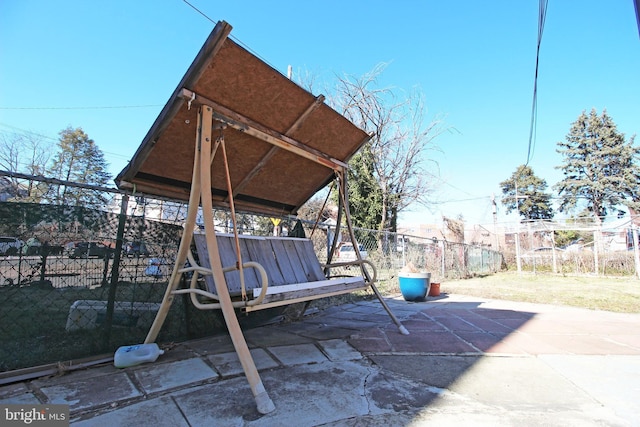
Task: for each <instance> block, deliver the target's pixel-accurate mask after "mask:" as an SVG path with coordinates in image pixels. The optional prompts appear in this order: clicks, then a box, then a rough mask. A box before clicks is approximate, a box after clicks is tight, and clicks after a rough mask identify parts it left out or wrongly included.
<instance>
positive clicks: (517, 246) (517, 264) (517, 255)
mask: <svg viewBox="0 0 640 427" xmlns="http://www.w3.org/2000/svg"><path fill="white" fill-rule="evenodd" d="M514 185H515V189H516V213H517V214H518V222H517V223H516V269H517V271H518V274H522V262H521V260H520V205H519V203H518V178H517V177H516V178H515V180H514Z"/></svg>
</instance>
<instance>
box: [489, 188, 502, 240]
mask: <svg viewBox="0 0 640 427" xmlns="http://www.w3.org/2000/svg"><path fill="white" fill-rule="evenodd" d="M491 204H492V205H493V206H492V208H493V235H494V236H495V240H496V252H500V237H499V236H498V207H497V205H496V195H495V194H494V193H491Z"/></svg>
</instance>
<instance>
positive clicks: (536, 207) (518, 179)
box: [500, 165, 553, 220]
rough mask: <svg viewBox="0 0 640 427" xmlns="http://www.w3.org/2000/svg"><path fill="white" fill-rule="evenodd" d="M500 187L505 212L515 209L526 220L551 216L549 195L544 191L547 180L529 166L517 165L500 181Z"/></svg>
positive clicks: (549, 217) (551, 209)
mask: <svg viewBox="0 0 640 427" xmlns="http://www.w3.org/2000/svg"><path fill="white" fill-rule="evenodd" d="M516 185H517V191H516ZM500 187H502V194H503V195H504V197H503V198H502V204H503V205H504V206H505V207H506V208H507V213H509V212H511V211H514V210H517V211H518V214H520V216H521V217H522V218H524V219H528V220H533V219H551V218H553V208H552V207H551V196H550V195H549V194H547V193H546V192H545V191H546V190H547V182H546V181H545V180H544V179H541V178H538V177H537V176H536V175H535V174H534V173H533V169H532V168H531V167H530V166H526V165H520V166H518V168H517V169H516V171H515V172H514V173H513V174H512V175H511V178H509V179H507V180H505V181H502V182H501V183H500Z"/></svg>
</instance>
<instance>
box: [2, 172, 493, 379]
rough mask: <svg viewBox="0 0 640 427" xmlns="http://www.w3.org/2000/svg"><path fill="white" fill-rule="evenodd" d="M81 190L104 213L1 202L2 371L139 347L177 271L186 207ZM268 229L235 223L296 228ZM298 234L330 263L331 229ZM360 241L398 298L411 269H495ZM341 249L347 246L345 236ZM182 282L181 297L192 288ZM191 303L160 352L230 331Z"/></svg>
mask: <svg viewBox="0 0 640 427" xmlns="http://www.w3.org/2000/svg"><path fill="white" fill-rule="evenodd" d="M39 180H40V181H39ZM13 181H14V183H16V184H18V185H20V186H21V187H25V188H26V186H27V185H29V184H33V182H37V183H38V185H45V184H46V185H60V183H52V182H50V181H47V180H43V179H42V178H37V177H30V179H29V180H28V181H29V182H28V183H27V182H24V183H20V182H19V181H20V180H17V179H13ZM65 185H67V186H71V184H70V183H65ZM82 190H83V191H84V192H85V193H87V192H88V193H90V192H100V193H101V197H105V195H106V197H107V198H108V199H109V202H108V203H107V204H106V205H105V206H104V208H102V209H90V208H87V207H84V206H68V205H52V204H44V203H24V202H12V201H8V200H5V201H2V202H0V342H2V346H1V347H0V372H7V374H9V373H11V372H8V371H15V370H25V369H26V370H33V369H35V367H42V365H48V364H52V365H53V366H55V365H56V364H57V365H58V366H66V367H68V366H72V365H73V364H74V363H76V364H77V362H78V361H79V360H92V359H99V358H100V357H105V355H109V354H113V352H114V351H115V349H116V348H117V347H119V346H121V345H128V344H133V343H140V342H142V341H143V340H144V339H145V337H146V334H147V331H148V329H149V327H150V325H151V323H152V322H153V319H154V317H155V314H156V311H157V309H158V307H159V303H160V301H161V300H162V297H163V294H164V292H165V289H166V285H167V282H168V279H169V275H170V274H171V271H172V269H173V264H174V260H175V255H176V253H177V250H178V245H179V243H180V238H181V235H182V230H183V229H182V224H183V222H184V219H185V216H186V212H187V209H186V205H185V204H183V203H177V202H175V201H170V200H156V199H149V198H146V197H142V196H135V195H127V194H124V193H121V192H118V191H116V190H114V189H96V188H87V187H86V186H85V187H84V188H82ZM89 196H90V194H89ZM215 217H216V228H217V230H218V231H219V232H222V233H225V232H226V233H230V232H233V228H232V221H231V216H230V213H229V212H227V211H217V212H216V213H215ZM274 222H278V221H273V220H272V219H271V218H266V217H260V216H255V215H248V214H241V215H239V216H238V221H237V224H238V231H239V232H240V233H243V234H254V235H273V234H274V233H275V234H281V235H288V234H289V233H290V232H291V231H293V230H294V227H295V226H296V223H297V220H295V219H291V218H281V219H280V222H279V224H278V226H277V227H275V226H274ZM300 223H301V225H302V226H303V229H304V232H305V235H306V236H307V237H310V238H311V239H312V241H313V243H314V247H315V249H316V252H317V254H318V258H319V260H320V261H321V262H325V261H326V260H327V256H328V249H327V248H328V240H329V238H328V235H329V236H330V235H331V233H332V230H331V229H328V228H327V227H326V226H324V225H323V224H319V225H316V224H314V223H313V222H305V221H300ZM274 228H275V231H274ZM355 232H356V238H357V240H358V244H359V246H360V249H361V251H362V254H363V256H364V257H366V258H368V259H370V260H371V261H372V262H373V263H374V264H375V265H376V267H377V269H378V279H379V281H381V282H382V283H383V284H384V283H385V282H386V283H387V284H388V286H389V289H390V290H391V291H397V286H395V282H396V280H395V278H396V276H397V273H398V271H399V270H400V269H401V268H402V267H403V266H404V265H406V264H409V263H411V264H412V265H414V266H415V267H416V268H418V269H420V270H422V271H430V272H432V281H440V280H444V279H446V278H459V277H466V276H469V275H473V274H479V273H489V272H493V271H497V270H498V269H500V268H501V266H502V257H501V255H500V254H498V253H496V252H494V251H490V250H487V249H483V248H480V247H473V246H468V245H463V244H457V243H450V242H445V241H433V240H431V239H421V238H419V237H414V236H400V235H397V234H395V233H380V232H377V231H373V230H362V229H356V231H355ZM341 240H342V241H343V242H346V241H347V240H348V239H347V238H346V234H343V235H342V236H341ZM349 249H350V250H349ZM336 255H337V257H334V258H333V261H346V260H349V258H351V257H353V256H354V252H353V248H349V245H348V244H343V245H341V246H340V247H339V249H338V251H337V254H336ZM351 259H353V258H351ZM352 273H354V272H352V271H348V270H345V271H332V274H334V275H335V274H352ZM184 281H185V283H183V284H182V285H181V286H184V287H188V283H186V278H184ZM188 298H189V297H188V296H186V295H184V296H183V297H178V298H176V299H175V300H174V303H173V305H172V307H171V310H170V313H169V316H168V317H167V320H166V321H165V323H164V326H163V329H162V331H161V333H160V336H159V337H158V341H159V342H164V343H167V342H174V341H178V342H179V341H184V340H188V339H193V338H198V337H203V336H207V335H211V334H214V333H220V332H222V331H225V325H224V322H223V319H222V317H221V314H220V313H219V312H218V311H217V310H208V311H201V310H197V309H195V308H194V307H193V306H192V304H191V303H190V301H189V300H188ZM279 310H281V309H279ZM280 315H281V311H275V310H264V311H259V312H257V313H251V315H250V316H244V315H243V316H239V318H240V321H241V324H242V325H243V326H245V327H250V326H251V325H253V324H256V325H257V324H261V323H264V322H265V321H268V320H272V319H277V318H279V316H280ZM18 372H20V371H18ZM0 378H2V377H0Z"/></svg>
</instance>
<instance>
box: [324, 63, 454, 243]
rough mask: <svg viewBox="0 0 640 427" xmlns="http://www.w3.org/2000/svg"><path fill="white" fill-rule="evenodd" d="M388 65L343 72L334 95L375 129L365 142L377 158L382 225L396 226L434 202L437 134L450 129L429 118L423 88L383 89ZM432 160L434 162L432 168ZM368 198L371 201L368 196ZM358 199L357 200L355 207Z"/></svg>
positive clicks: (349, 113)
mask: <svg viewBox="0 0 640 427" xmlns="http://www.w3.org/2000/svg"><path fill="white" fill-rule="evenodd" d="M385 68H386V64H379V65H378V66H376V67H375V68H374V69H373V70H372V71H371V72H369V73H367V74H365V75H364V76H362V77H360V78H354V77H351V76H345V77H339V78H338V83H337V85H338V86H337V89H336V91H335V97H334V98H333V99H332V100H330V102H331V103H332V104H333V106H334V108H336V109H337V110H339V111H341V112H342V114H344V115H345V116H346V117H347V118H349V119H350V120H351V121H352V122H353V123H354V124H355V125H356V126H359V127H361V128H362V129H364V130H365V131H367V132H369V133H370V134H372V135H373V136H372V138H371V140H370V141H369V142H368V143H367V145H366V146H365V147H363V151H365V152H368V154H370V155H367V156H364V157H358V158H357V160H358V161H360V162H362V161H363V158H364V159H370V161H371V174H372V177H373V179H374V180H375V182H377V184H378V186H379V189H380V194H379V195H380V199H381V201H380V211H379V214H378V215H377V216H378V217H379V219H380V222H379V226H378V228H379V229H380V230H390V231H396V228H397V220H398V214H399V213H400V212H401V211H402V210H404V209H405V208H407V206H409V205H411V204H414V203H417V204H420V205H423V206H424V205H428V203H429V196H430V195H431V193H432V192H433V189H434V187H433V181H432V179H431V178H432V177H434V176H435V175H436V174H437V172H436V173H434V172H433V171H434V170H435V171H437V170H438V167H437V166H438V165H437V163H436V162H435V161H434V160H432V159H429V157H428V153H427V152H428V151H429V150H437V146H436V145H435V142H434V139H435V138H436V137H437V136H438V135H440V134H441V133H442V132H443V131H444V130H445V128H444V126H443V122H442V120H441V119H440V118H435V119H433V120H432V121H430V122H427V121H426V120H425V112H426V107H425V105H424V100H423V95H422V93H421V92H419V91H418V90H415V91H413V92H411V93H410V94H409V95H408V96H406V97H404V98H398V97H397V96H396V92H394V90H393V89H391V88H378V87H377V85H378V77H379V76H380V74H381V73H382V72H383V71H384V69H385ZM427 164H429V165H431V166H432V167H431V169H428V168H427V167H426V166H427ZM362 202H363V203H370V199H369V200H366V198H365V199H364V200H363V201H362ZM354 203H356V204H357V203H358V200H353V199H352V206H353V204H354Z"/></svg>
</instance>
